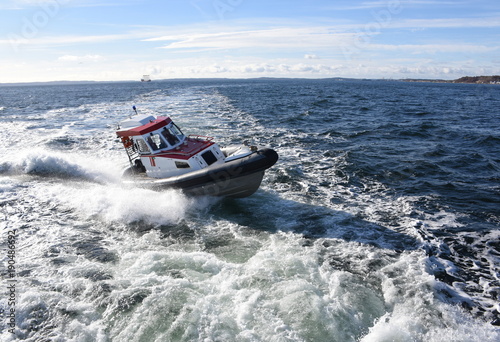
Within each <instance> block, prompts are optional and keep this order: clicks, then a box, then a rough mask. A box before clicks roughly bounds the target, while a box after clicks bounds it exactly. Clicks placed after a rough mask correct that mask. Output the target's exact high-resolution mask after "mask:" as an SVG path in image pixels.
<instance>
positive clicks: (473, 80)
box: [401, 75, 500, 84]
mask: <svg viewBox="0 0 500 342" xmlns="http://www.w3.org/2000/svg"><path fill="white" fill-rule="evenodd" d="M401 81H405V82H431V83H467V84H500V76H498V75H495V76H464V77H460V78H457V79H456V80H432V79H430V80H427V79H412V78H407V79H402V80H401Z"/></svg>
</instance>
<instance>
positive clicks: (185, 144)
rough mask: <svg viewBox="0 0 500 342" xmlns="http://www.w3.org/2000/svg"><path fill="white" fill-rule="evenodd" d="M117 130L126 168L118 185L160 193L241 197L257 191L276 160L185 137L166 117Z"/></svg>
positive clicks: (136, 120) (270, 153) (249, 149)
mask: <svg viewBox="0 0 500 342" xmlns="http://www.w3.org/2000/svg"><path fill="white" fill-rule="evenodd" d="M133 108H134V110H135V112H136V115H134V116H131V117H129V118H127V119H125V120H123V121H122V122H120V124H119V126H118V130H117V131H116V134H117V136H118V138H120V139H121V142H122V144H123V147H124V148H125V151H126V153H127V156H128V159H129V162H130V166H128V167H127V168H126V169H125V170H124V172H123V178H122V179H123V182H124V183H126V184H132V185H135V186H140V187H145V188H150V189H153V190H162V189H167V188H177V189H182V191H184V192H185V193H186V194H188V195H194V196H224V197H234V198H242V197H247V196H250V195H252V194H253V193H254V192H255V191H257V189H258V188H259V187H260V184H261V182H262V179H263V177H264V172H265V170H266V169H268V168H270V167H271V166H273V165H274V164H275V163H276V162H277V160H278V154H277V153H276V152H275V151H274V150H272V149H270V148H263V149H258V148H257V147H255V146H247V145H245V144H242V145H240V146H229V147H226V148H222V147H220V146H219V145H218V144H217V143H216V142H214V139H213V138H212V137H208V136H201V135H189V136H186V135H184V133H182V131H181V129H180V128H179V127H178V126H177V125H176V124H175V123H174V122H173V121H172V119H171V118H170V117H168V116H156V115H150V114H137V110H136V108H135V106H134V107H133Z"/></svg>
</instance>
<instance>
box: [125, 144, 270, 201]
mask: <svg viewBox="0 0 500 342" xmlns="http://www.w3.org/2000/svg"><path fill="white" fill-rule="evenodd" d="M277 160H278V154H277V153H276V152H275V151H274V150H272V149H262V150H259V151H256V152H253V153H252V154H250V155H248V156H245V157H242V158H239V159H235V160H231V161H228V162H226V163H224V164H219V165H212V166H210V167H208V168H205V169H202V170H198V171H194V172H190V173H187V174H184V175H181V176H176V177H170V178H163V179H156V178H150V177H147V176H145V174H144V173H137V172H135V171H134V167H130V168H129V169H127V170H126V171H125V172H124V174H125V177H124V183H127V184H134V185H136V186H140V187H145V188H149V189H153V190H163V189H168V188H175V189H182V190H183V191H184V192H185V193H186V194H188V195H192V196H224V197H234V198H242V197H247V196H250V195H252V194H253V193H254V192H255V191H257V189H258V188H259V186H260V184H261V182H262V179H263V177H264V171H265V170H266V169H268V168H270V167H271V166H273V165H274V164H275V163H276V162H277Z"/></svg>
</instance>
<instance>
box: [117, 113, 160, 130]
mask: <svg viewBox="0 0 500 342" xmlns="http://www.w3.org/2000/svg"><path fill="white" fill-rule="evenodd" d="M155 119H156V118H155V117H154V116H153V115H148V114H140V115H135V116H133V117H131V118H128V119H126V120H123V121H122V122H120V128H121V129H122V130H123V129H127V128H133V127H139V126H144V125H145V124H147V123H150V122H151V121H154V120H155Z"/></svg>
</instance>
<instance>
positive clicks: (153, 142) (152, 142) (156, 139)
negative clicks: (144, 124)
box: [148, 133, 167, 151]
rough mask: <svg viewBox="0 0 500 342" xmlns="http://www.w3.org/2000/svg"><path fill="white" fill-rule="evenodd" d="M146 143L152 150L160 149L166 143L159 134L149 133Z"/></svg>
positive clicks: (165, 145) (164, 146)
mask: <svg viewBox="0 0 500 342" xmlns="http://www.w3.org/2000/svg"><path fill="white" fill-rule="evenodd" d="M148 143H149V146H151V148H152V149H153V151H157V150H161V149H162V148H166V147H167V144H165V141H163V139H162V138H161V137H160V135H159V134H153V133H151V135H150V136H149V137H148Z"/></svg>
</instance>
